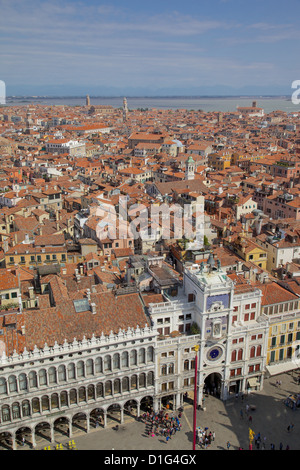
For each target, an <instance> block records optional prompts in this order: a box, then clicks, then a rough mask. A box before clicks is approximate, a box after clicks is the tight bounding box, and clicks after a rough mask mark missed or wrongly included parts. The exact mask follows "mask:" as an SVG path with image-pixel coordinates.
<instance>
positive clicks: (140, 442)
mask: <svg viewBox="0 0 300 470" xmlns="http://www.w3.org/2000/svg"><path fill="white" fill-rule="evenodd" d="M278 380H280V381H281V382H282V383H281V385H280V386H276V381H278ZM298 392H300V385H298V371H297V372H296V371H294V372H290V373H286V374H282V375H278V376H276V377H270V378H268V379H265V385H264V390H263V391H262V392H257V393H253V394H251V395H250V396H249V397H245V398H244V399H242V398H241V397H238V398H232V399H231V400H229V401H228V402H227V403H224V402H222V401H220V400H219V399H217V398H215V397H213V396H208V397H206V398H205V406H206V410H205V411H203V410H198V411H197V427H199V426H200V427H202V428H205V427H207V428H208V429H209V430H210V431H212V432H213V431H214V432H215V436H216V437H215V440H214V441H213V442H212V444H211V445H210V446H209V447H207V449H206V450H207V451H209V450H224V449H227V442H228V441H229V442H230V444H231V445H230V449H229V450H238V449H239V448H240V447H242V448H243V449H248V446H249V437H248V436H249V426H250V427H251V429H252V430H253V431H254V432H255V433H260V435H261V441H262V442H265V449H266V450H270V448H271V444H274V445H275V450H278V449H279V444H280V442H281V443H282V445H283V450H285V449H286V446H287V445H288V446H289V448H290V450H299V449H300V409H296V410H292V409H291V408H289V407H287V406H286V405H285V404H284V400H285V398H286V397H287V396H289V395H290V394H295V393H298ZM247 404H248V405H249V406H253V407H255V408H256V409H255V410H254V411H250V412H249V415H248V417H247V415H246V405H247ZM241 410H242V412H243V415H242V414H241ZM249 416H251V417H252V424H250V423H249ZM181 423H182V430H181V431H177V432H176V434H175V435H173V436H172V438H171V439H170V440H169V441H168V442H167V441H166V438H164V437H163V436H154V437H152V436H148V435H147V433H146V428H147V426H146V425H145V423H143V422H137V421H135V420H133V419H132V418H131V419H130V418H127V421H125V422H124V424H122V425H120V426H119V430H118V431H116V430H114V429H113V425H112V424H111V425H110V426H109V427H107V428H106V429H99V430H93V431H92V432H90V433H89V434H84V433H82V432H81V433H80V432H78V433H76V432H75V433H74V434H73V438H72V439H73V440H74V441H75V444H76V447H77V449H78V450H106V451H111V450H115V451H120V450H127V451H130V450H146V451H153V450H158V451H179V450H184V451H185V450H187V451H192V447H193V433H192V429H193V406H192V404H188V403H186V404H185V406H184V411H183V414H182V417H181ZM292 424H293V425H294V426H291V425H292ZM289 426H291V428H290V430H289V429H288V427H289ZM264 438H266V439H264ZM69 440H70V439H68V438H64V437H62V439H61V440H59V441H57V443H62V444H63V448H64V449H67V447H68V442H69ZM45 445H46V443H45V441H44V443H43V446H38V447H37V450H41V449H43V448H44V446H45ZM55 447H56V444H52V445H51V449H53V450H54V449H55ZM261 447H262V446H261ZM261 447H260V448H261ZM196 448H197V450H200V448H199V446H198V445H197V446H196ZM19 449H20V447H19ZM21 449H22V450H23V449H24V450H25V449H26V447H24V448H21ZM253 449H254V450H256V449H255V446H254V445H253Z"/></svg>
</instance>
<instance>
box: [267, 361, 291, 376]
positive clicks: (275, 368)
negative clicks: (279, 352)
mask: <svg viewBox="0 0 300 470" xmlns="http://www.w3.org/2000/svg"><path fill="white" fill-rule="evenodd" d="M266 369H267V371H268V372H269V374H270V375H271V376H272V375H277V374H284V373H285V372H289V371H290V370H293V369H298V366H297V364H295V362H292V361H291V362H283V363H281V364H274V365H271V366H270V365H269V366H266Z"/></svg>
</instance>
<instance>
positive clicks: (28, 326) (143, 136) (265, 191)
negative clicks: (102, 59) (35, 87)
mask: <svg viewBox="0 0 300 470" xmlns="http://www.w3.org/2000/svg"><path fill="white" fill-rule="evenodd" d="M0 119H1V124H0V127H1V128H0V132H1V138H0V154H1V170H0V173H1V181H0V186H1V194H0V204H1V221H0V225H1V270H0V279H1V285H0V288H1V306H0V309H1V311H0V319H1V330H0V350H1V356H0V363H1V376H0V397H1V419H0V438H1V439H0V440H1V445H2V446H3V447H4V448H5V447H8V448H13V449H17V448H19V446H20V443H24V433H25V430H26V432H27V434H28V431H29V435H30V437H27V440H29V442H30V444H31V446H32V447H33V448H36V446H37V445H38V443H39V439H40V435H42V436H43V439H44V442H46V438H47V437H48V439H49V440H50V442H55V436H56V434H57V432H58V431H57V422H58V420H59V419H60V420H63V421H64V420H65V421H66V422H67V423H68V426H67V429H68V433H69V437H72V426H73V428H74V426H75V424H74V423H75V421H74V420H75V419H77V418H78V417H82V416H84V417H85V420H86V423H87V424H86V426H87V431H88V432H90V431H91V428H92V429H94V428H95V426H96V425H97V424H99V423H100V424H101V428H106V427H108V426H109V423H110V422H111V419H112V418H111V416H112V415H111V412H112V410H114V411H115V410H116V408H117V413H119V414H118V420H119V422H120V423H121V424H122V423H123V422H124V413H125V412H128V409H129V408H130V409H135V412H136V417H139V416H140V415H141V414H142V413H143V410H145V409H148V407H149V406H150V407H151V409H152V410H153V412H158V411H159V410H161V408H162V407H163V406H168V407H170V408H171V409H172V410H178V409H181V408H182V407H183V406H184V398H185V397H187V396H190V395H191V396H192V397H193V393H194V387H195V380H196V386H197V392H196V397H195V398H196V400H197V403H198V405H199V406H200V407H201V406H202V405H201V404H203V400H204V399H205V393H206V392H205V391H206V390H207V389H211V390H214V394H215V396H217V397H218V398H219V399H220V400H223V401H227V400H230V398H231V397H233V398H234V397H236V395H237V394H248V393H250V392H251V393H258V392H260V391H262V390H263V388H264V380H266V377H270V376H271V377H273V376H274V375H275V376H276V375H277V374H279V373H283V372H287V371H291V370H296V369H298V366H299V360H298V348H299V344H300V343H299V340H300V310H299V296H300V196H299V189H300V136H299V121H300V112H297V110H296V109H295V111H294V112H293V113H287V112H285V111H281V110H275V111H272V112H269V113H266V112H265V110H264V109H263V108H262V107H261V106H260V103H259V102H257V101H253V102H250V103H249V105H248V106H238V107H237V108H236V110H235V111H231V112H219V111H216V112H204V111H202V110H199V111H196V110H186V109H166V110H161V109H155V108H151V109H149V108H148V109H134V110H133V109H131V108H130V100H129V102H127V99H126V98H124V99H123V104H122V107H113V106H111V105H108V104H105V105H101V104H97V105H95V104H94V103H93V101H92V100H91V98H90V97H89V96H86V98H85V100H84V101H83V102H82V104H81V105H76V106H68V105H59V106H56V105H44V104H35V103H30V104H26V105H24V104H22V105H16V104H14V105H12V106H10V105H9V104H6V105H4V106H2V108H1V110H0ZM162 206H164V207H165V208H167V209H168V208H169V210H166V211H161V213H158V217H156V218H155V223H154V221H153V217H152V212H151V209H153V208H156V209H157V208H158V211H159V210H160V208H161V207H162ZM124 207H125V208H126V210H125V211H124ZM174 207H175V208H176V211H178V209H180V210H181V212H180V210H179V215H178V213H177V214H176V211H174ZM186 208H188V209H189V214H190V216H189V218H188V219H187V220H188V231H185V230H184V227H183V226H184V224H185V223H186V219H185V218H184V217H182V213H183V210H184V211H185V210H186ZM199 212H200V213H201V217H200V218H199ZM199 220H201V227H199ZM112 226H113V229H114V230H113V233H112V232H111V231H110V229H111V227H112ZM148 228H149V231H148ZM150 228H151V230H150ZM180 228H182V230H179V229H180ZM133 232H134V233H133ZM199 232H201V236H202V244H201V245H200V246H199V245H197V246H196V245H195V238H196V235H197V234H198V233H199ZM145 233H147V236H144V234H145ZM187 233H188V236H187V235H186V234H187ZM149 234H150V235H149ZM195 346H199V351H198V352H197V358H198V362H197V364H198V365H197V370H195V349H194V348H195ZM79 356H80V357H79ZM297 403H298V402H297V400H296V404H297ZM166 404H167V405H166ZM281 406H282V405H281ZM295 406H296V405H295ZM78 419H79V418H78ZM42 428H43V433H41V429H42ZM44 428H45V429H44ZM99 432H101V431H99ZM25 434H26V433H25ZM22 439H23V440H22Z"/></svg>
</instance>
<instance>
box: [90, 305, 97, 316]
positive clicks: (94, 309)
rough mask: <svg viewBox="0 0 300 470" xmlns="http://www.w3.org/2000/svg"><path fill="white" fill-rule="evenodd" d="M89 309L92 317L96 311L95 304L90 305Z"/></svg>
mask: <svg viewBox="0 0 300 470" xmlns="http://www.w3.org/2000/svg"><path fill="white" fill-rule="evenodd" d="M91 309H92V314H93V315H96V313H97V311H96V304H94V303H92V304H91Z"/></svg>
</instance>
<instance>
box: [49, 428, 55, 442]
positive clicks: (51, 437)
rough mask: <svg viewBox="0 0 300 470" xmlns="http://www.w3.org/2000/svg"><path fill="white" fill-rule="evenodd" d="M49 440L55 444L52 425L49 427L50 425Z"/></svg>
mask: <svg viewBox="0 0 300 470" xmlns="http://www.w3.org/2000/svg"><path fill="white" fill-rule="evenodd" d="M50 439H51V443H53V442H55V438H54V424H51V425H50Z"/></svg>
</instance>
